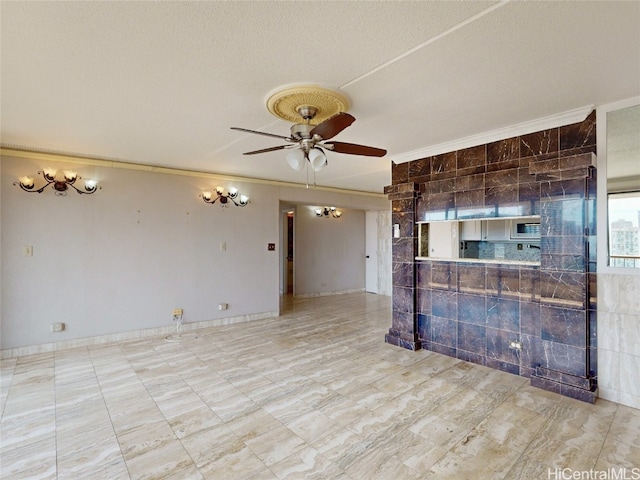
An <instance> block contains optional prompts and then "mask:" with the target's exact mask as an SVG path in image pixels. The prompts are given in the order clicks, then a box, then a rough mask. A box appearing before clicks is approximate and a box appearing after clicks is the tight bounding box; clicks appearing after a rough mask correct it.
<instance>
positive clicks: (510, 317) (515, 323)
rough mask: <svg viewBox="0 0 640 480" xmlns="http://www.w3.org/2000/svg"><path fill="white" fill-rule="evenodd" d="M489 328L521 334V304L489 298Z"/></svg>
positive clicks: (515, 301)
mask: <svg viewBox="0 0 640 480" xmlns="http://www.w3.org/2000/svg"><path fill="white" fill-rule="evenodd" d="M487 326H490V327H494V328H499V329H502V330H509V331H511V332H519V331H520V302H518V301H517V300H505V299H502V298H496V297H487Z"/></svg>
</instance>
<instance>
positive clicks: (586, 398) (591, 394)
mask: <svg viewBox="0 0 640 480" xmlns="http://www.w3.org/2000/svg"><path fill="white" fill-rule="evenodd" d="M560 395H562V396H564V397H569V398H573V399H575V400H580V401H581V402H586V403H591V404H594V403H596V400H597V399H598V389H597V387H594V389H593V390H584V389H582V388H579V387H574V386H572V385H565V384H564V383H561V384H560Z"/></svg>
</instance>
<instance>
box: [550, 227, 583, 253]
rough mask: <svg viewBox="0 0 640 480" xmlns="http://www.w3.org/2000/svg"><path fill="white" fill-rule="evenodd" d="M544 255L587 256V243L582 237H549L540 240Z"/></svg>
mask: <svg viewBox="0 0 640 480" xmlns="http://www.w3.org/2000/svg"><path fill="white" fill-rule="evenodd" d="M540 247H541V248H542V253H543V254H547V255H548V254H559V255H580V256H583V257H584V256H585V253H586V242H585V237H584V236H582V235H579V236H578V235H562V236H547V235H546V232H545V235H543V236H542V237H541V238H540Z"/></svg>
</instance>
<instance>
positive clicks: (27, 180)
mask: <svg viewBox="0 0 640 480" xmlns="http://www.w3.org/2000/svg"><path fill="white" fill-rule="evenodd" d="M18 180H20V185H22V186H23V187H24V188H33V185H34V182H33V177H28V176H26V175H25V176H23V177H20V178H19V179H18Z"/></svg>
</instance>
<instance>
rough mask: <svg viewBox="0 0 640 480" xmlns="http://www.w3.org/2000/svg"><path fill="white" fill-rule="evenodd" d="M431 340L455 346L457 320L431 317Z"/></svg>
mask: <svg viewBox="0 0 640 480" xmlns="http://www.w3.org/2000/svg"><path fill="white" fill-rule="evenodd" d="M431 341H432V342H435V343H439V344H440V345H446V346H447V347H454V348H457V343H458V322H457V321H456V320H454V319H451V318H441V317H437V316H432V317H431Z"/></svg>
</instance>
